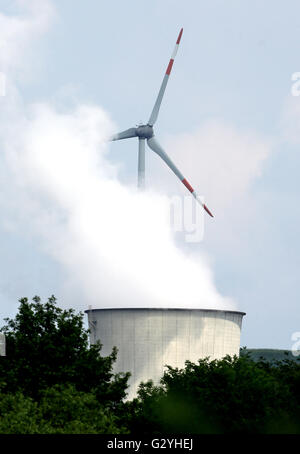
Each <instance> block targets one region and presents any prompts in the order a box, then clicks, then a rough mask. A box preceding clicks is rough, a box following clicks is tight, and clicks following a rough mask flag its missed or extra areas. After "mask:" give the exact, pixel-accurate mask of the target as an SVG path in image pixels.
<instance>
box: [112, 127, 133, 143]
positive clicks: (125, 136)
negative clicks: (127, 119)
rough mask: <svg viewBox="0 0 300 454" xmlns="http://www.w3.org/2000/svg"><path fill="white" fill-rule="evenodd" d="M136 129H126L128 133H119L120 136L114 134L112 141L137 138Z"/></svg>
mask: <svg viewBox="0 0 300 454" xmlns="http://www.w3.org/2000/svg"><path fill="white" fill-rule="evenodd" d="M136 136H137V133H136V128H130V129H126V131H122V132H119V133H118V134H114V135H113V136H112V137H111V138H110V140H122V139H130V138H131V137H136Z"/></svg>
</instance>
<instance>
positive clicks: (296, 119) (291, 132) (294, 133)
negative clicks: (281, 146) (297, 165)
mask: <svg viewBox="0 0 300 454" xmlns="http://www.w3.org/2000/svg"><path fill="white" fill-rule="evenodd" d="M280 126H281V129H280V132H281V137H282V140H284V141H286V142H288V143H290V144H292V145H299V143H300V99H299V97H298V96H288V97H287V98H286V99H285V101H284V105H283V111H282V118H281V125H280Z"/></svg>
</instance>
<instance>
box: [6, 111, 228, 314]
mask: <svg viewBox="0 0 300 454" xmlns="http://www.w3.org/2000/svg"><path fill="white" fill-rule="evenodd" d="M16 125H17V131H18V133H17V134H15V128H16ZM8 131H9V128H8ZM111 131H112V124H111V122H110V120H109V118H108V116H107V115H106V114H105V113H104V112H103V111H102V110H101V109H100V108H99V107H93V106H79V107H78V108H76V109H75V110H74V111H73V112H71V113H58V112H56V111H55V110H54V109H53V108H51V107H50V106H48V105H46V104H40V105H35V106H32V107H31V109H30V113H29V115H27V118H26V119H25V118H24V117H22V120H20V119H19V121H18V122H17V121H15V122H14V127H13V128H12V129H11V131H10V132H7V136H6V144H5V153H6V160H7V165H8V168H9V169H10V172H11V174H10V181H12V182H13V185H14V186H17V187H18V195H17V194H16V191H15V194H14V203H15V204H16V206H15V209H16V211H17V212H18V213H19V215H18V216H19V220H18V222H19V225H23V228H24V224H25V225H27V228H28V229H29V230H31V233H32V234H34V235H38V236H41V237H42V239H43V245H44V248H45V249H46V250H47V252H48V253H49V254H51V255H52V256H53V257H54V258H55V259H56V260H58V261H59V262H60V263H62V264H63V265H64V267H65V268H66V269H67V270H68V273H69V279H70V281H69V286H71V287H73V289H74V294H76V291H77V290H78V289H79V290H80V292H81V294H82V296H83V297H84V300H85V304H86V305H87V304H92V305H93V306H94V307H95V306H96V307H164V306H165V307H183V308H185V307H186V308H202V307H203V308H227V309H228V308H233V307H234V304H233V302H232V301H231V300H230V299H227V298H223V297H222V296H220V295H219V293H218V292H217V290H216V288H215V286H214V284H213V279H212V275H211V272H210V270H209V267H208V265H207V264H206V263H205V260H204V258H201V257H198V259H197V261H196V260H195V259H191V258H188V257H187V256H186V255H184V254H183V253H182V252H181V251H180V250H178V249H177V248H176V246H175V244H174V242H173V239H172V234H171V231H170V225H169V219H168V213H169V209H168V200H167V199H166V198H163V197H161V196H160V197H159V196H157V195H155V194H147V193H146V194H143V195H142V194H138V193H137V192H136V191H135V190H132V189H129V188H126V187H125V186H122V185H121V184H120V183H119V181H118V180H117V169H116V168H114V167H113V166H112V165H111V164H110V163H109V161H108V159H107V142H106V139H107V136H108V134H109V133H110V132H111ZM73 296H74V295H73Z"/></svg>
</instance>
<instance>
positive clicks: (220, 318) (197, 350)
mask: <svg viewBox="0 0 300 454" xmlns="http://www.w3.org/2000/svg"><path fill="white" fill-rule="evenodd" d="M86 313H87V314H88V322H89V327H90V340H91V343H95V342H96V341H97V340H100V342H101V344H102V345H103V347H102V351H101V354H102V355H103V356H106V355H109V354H110V353H111V351H112V348H113V347H114V346H115V347H117V348H118V356H117V361H116V363H115V366H114V373H117V372H128V371H129V372H131V378H130V380H129V385H130V388H129V394H128V398H129V399H132V398H133V397H134V396H136V392H137V388H138V385H139V384H140V382H141V381H148V380H149V379H152V380H153V381H154V383H158V382H159V380H160V378H161V377H162V375H163V372H164V368H165V365H169V366H173V367H179V368H182V367H184V363H185V361H186V360H190V361H192V362H197V361H198V360H199V359H200V358H206V357H209V359H210V360H213V359H221V358H223V357H224V356H226V355H231V356H233V355H237V356H238V355H239V349H240V335H241V326H242V318H243V316H244V315H245V313H244V312H238V311H227V310H215V309H147V308H138V309H127V308H126V309H89V310H87V311H86Z"/></svg>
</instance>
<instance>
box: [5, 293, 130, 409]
mask: <svg viewBox="0 0 300 454" xmlns="http://www.w3.org/2000/svg"><path fill="white" fill-rule="evenodd" d="M5 321H6V323H7V324H6V325H5V326H4V327H3V328H2V329H1V331H2V332H4V333H5V336H6V346H7V356H6V357H5V358H4V357H3V358H1V359H2V360H1V362H0V377H1V380H2V381H3V382H4V384H3V386H2V389H3V391H4V392H7V393H14V392H21V393H23V394H24V395H25V396H29V397H32V398H34V399H38V398H39V395H40V393H41V391H43V390H45V389H47V388H49V387H52V386H54V385H65V384H71V385H74V387H75V388H76V389H77V390H78V391H83V392H90V391H91V390H93V392H95V395H96V396H97V399H98V401H99V402H101V404H103V405H106V406H107V405H108V406H110V407H112V408H114V407H115V406H117V405H119V403H120V402H121V401H122V399H123V398H124V397H125V395H126V388H127V380H128V377H129V374H118V375H113V373H112V367H113V363H114V361H115V360H116V355H117V351H116V349H113V351H112V353H111V354H110V355H109V356H107V357H102V356H101V355H100V352H101V345H100V344H99V343H98V344H96V345H91V346H89V344H88V331H86V330H85V329H84V328H83V314H81V313H79V314H75V312H74V310H73V309H69V310H63V309H61V308H59V307H57V305H56V299H55V297H54V296H52V297H51V298H49V299H48V301H47V302H46V303H45V304H42V303H41V301H40V298H39V297H37V296H36V297H34V298H33V302H32V303H30V302H29V301H28V299H27V298H22V299H21V300H20V307H19V311H18V313H17V315H16V316H15V319H5Z"/></svg>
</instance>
